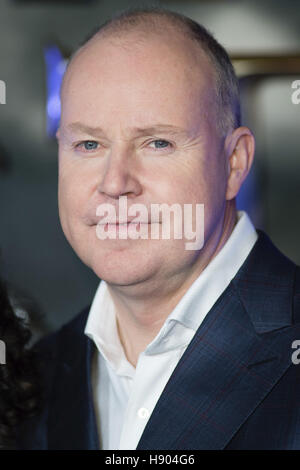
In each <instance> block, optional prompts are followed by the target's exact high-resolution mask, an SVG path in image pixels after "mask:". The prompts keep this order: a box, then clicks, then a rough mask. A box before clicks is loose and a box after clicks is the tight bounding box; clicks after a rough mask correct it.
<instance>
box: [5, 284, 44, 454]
mask: <svg viewBox="0 0 300 470" xmlns="http://www.w3.org/2000/svg"><path fill="white" fill-rule="evenodd" d="M30 338H31V333H30V331H29V329H28V328H27V326H26V325H25V324H24V321H23V320H22V319H21V318H19V317H17V316H16V315H15V313H14V311H13V308H12V306H11V303H10V301H9V297H8V294H7V289H6V286H5V284H4V283H3V281H1V280H0V340H1V341H3V342H4V344H5V356H6V357H5V364H0V449H10V448H14V447H15V435H16V429H17V427H18V426H19V425H20V424H21V423H22V421H23V420H24V419H25V418H27V417H30V416H31V415H33V414H35V413H36V412H37V411H38V409H39V403H40V396H41V394H40V389H39V380H38V366H37V360H36V357H35V354H34V352H33V351H31V350H29V349H28V348H27V346H28V343H29V340H30Z"/></svg>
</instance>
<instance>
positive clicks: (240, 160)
mask: <svg viewBox="0 0 300 470" xmlns="http://www.w3.org/2000/svg"><path fill="white" fill-rule="evenodd" d="M225 152H226V160H227V161H228V164H227V165H228V179H227V190H226V200H227V201H230V200H231V199H234V198H235V197H236V196H237V194H238V192H239V190H240V188H241V186H242V184H243V182H244V180H245V179H246V177H247V175H248V173H249V171H250V168H251V166H252V163H253V158H254V152H255V139H254V136H253V134H252V132H251V131H250V129H249V128H248V127H245V126H242V127H238V128H237V129H235V130H234V131H233V132H232V133H231V134H229V135H228V136H227V137H226V139H225Z"/></svg>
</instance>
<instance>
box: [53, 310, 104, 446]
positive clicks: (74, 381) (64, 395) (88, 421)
mask: <svg viewBox="0 0 300 470" xmlns="http://www.w3.org/2000/svg"><path fill="white" fill-rule="evenodd" d="M87 314H88V310H87V311H85V312H83V314H82V315H81V316H80V317H79V319H78V320H77V321H76V323H75V325H74V326H73V328H68V329H65V330H63V331H62V334H61V335H60V340H59V341H60V344H59V349H58V351H59V353H58V357H57V361H58V365H57V372H56V376H55V378H54V387H53V393H52V400H51V404H50V410H49V420H48V446H49V449H67V450H69V449H71V450H75V449H89V450H91V449H99V439H98V433H97V426H96V419H95V413H94V407H93V395H92V381H91V364H92V357H93V352H94V345H93V342H92V341H91V340H90V339H89V338H88V337H87V336H85V335H84V333H83V330H84V327H85V323H86V320H87ZM61 358H63V361H62V359H61Z"/></svg>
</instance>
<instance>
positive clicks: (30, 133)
mask: <svg viewBox="0 0 300 470" xmlns="http://www.w3.org/2000/svg"><path fill="white" fill-rule="evenodd" d="M136 6H139V7H140V6H164V7H166V8H170V9H171V10H174V11H178V12H180V13H183V14H186V15H188V16H190V17H191V18H193V19H195V20H196V21H199V22H200V23H202V24H203V25H204V26H206V27H207V28H208V29H209V30H210V31H211V32H212V33H213V34H214V35H215V37H216V38H217V40H218V41H220V42H221V44H222V45H224V46H225V48H227V50H228V51H229V53H230V56H231V57H232V60H233V62H234V65H235V67H236V71H237V73H238V75H239V77H240V81H241V90H242V114H243V124H245V125H248V126H249V127H250V128H251V129H252V130H253V132H254V134H255V136H256V140H257V149H256V161H255V165H254V168H253V170H252V171H251V174H250V177H249V178H248V180H247V182H246V184H245V186H244V188H243V191H242V192H241V194H240V196H239V200H238V205H239V208H241V209H245V210H247V211H248V213H249V214H250V216H251V217H252V220H253V221H254V223H255V225H256V227H258V228H262V229H264V230H265V231H266V232H267V233H268V234H269V236H270V237H271V239H272V240H273V242H275V244H276V245H277V246H278V247H279V248H280V249H281V250H282V251H283V252H284V253H285V254H286V255H287V256H289V257H290V258H292V259H293V260H294V261H295V262H297V263H298V264H299V263H300V243H299V240H300V212H299V210H298V200H299V198H300V184H299V183H300V158H299V157H300V155H299V147H300V126H299V124H300V104H298V105H297V104H293V103H292V99H291V97H292V93H293V91H294V90H293V89H292V83H293V81H294V80H300V2H298V1H295V0H285V1H284V2H283V1H282V0H244V1H243V0H240V1H237V0H193V1H192V0H191V1H187V0H184V1H161V2H147V1H144V2H137V1H136V2H134V1H117V0H109V1H108V0H90V1H88V0H73V1H72V0H67V1H51V0H48V1H45V0H43V1H34V0H31V1H29V0H0V80H2V81H4V82H5V84H6V96H5V98H6V104H0V201H1V207H0V209H1V219H0V220H1V229H0V250H1V252H0V273H1V275H2V276H3V277H4V278H5V279H6V280H7V281H8V282H9V285H10V288H11V289H12V292H14V293H15V296H16V298H18V299H21V302H20V306H19V307H18V308H19V310H20V312H19V313H20V315H22V311H23V310H26V309H27V307H28V306H29V307H28V308H29V310H31V311H32V312H34V315H36V317H35V320H34V322H35V324H34V329H35V335H36V336H38V335H40V334H42V333H43V332H45V331H51V330H54V329H56V328H58V327H59V326H61V325H62V324H63V323H65V322H66V321H68V320H69V319H71V318H72V317H73V316H74V315H75V314H77V313H78V312H79V311H80V310H81V309H82V308H84V307H85V306H86V305H88V304H89V303H90V302H91V300H92V298H93V295H94V292H95V289H96V287H97V285H98V282H99V280H98V279H97V278H96V276H95V275H94V274H93V273H92V272H91V271H90V270H89V269H88V268H86V267H85V266H84V265H83V264H82V262H81V261H80V260H79V259H78V258H77V256H76V255H75V254H74V252H73V251H72V249H71V248H70V247H69V245H68V243H67V242H66V240H65V238H64V235H63V233H62V230H61V228H60V224H59V219H58V209H57V145H56V141H55V139H54V138H53V134H54V131H55V127H56V125H57V119H58V116H59V101H58V90H59V84H60V80H61V77H62V74H63V71H64V67H65V64H66V59H67V58H68V56H69V55H70V53H71V52H72V51H73V50H74V49H75V48H77V47H78V45H79V44H80V43H81V42H82V41H83V40H84V39H85V37H86V36H87V35H88V34H89V33H90V32H91V30H93V29H94V28H95V27H96V26H98V25H99V24H101V23H102V22H104V21H105V20H106V19H108V18H109V17H110V16H111V15H112V14H114V13H116V12H118V11H120V10H123V9H126V8H127V7H136ZM2 102H3V96H2ZM0 103H1V97H0ZM22 309H23V310H22ZM37 312H39V314H38V313H37Z"/></svg>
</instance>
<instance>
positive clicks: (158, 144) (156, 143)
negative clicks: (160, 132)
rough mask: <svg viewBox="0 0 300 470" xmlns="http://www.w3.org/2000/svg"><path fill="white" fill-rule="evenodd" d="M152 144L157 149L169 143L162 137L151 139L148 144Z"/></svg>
mask: <svg viewBox="0 0 300 470" xmlns="http://www.w3.org/2000/svg"><path fill="white" fill-rule="evenodd" d="M152 144H154V147H155V148H156V149H158V150H159V149H164V148H167V147H169V146H170V145H171V144H170V142H168V141H167V140H163V139H158V140H153V141H152V142H150V145H152Z"/></svg>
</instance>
